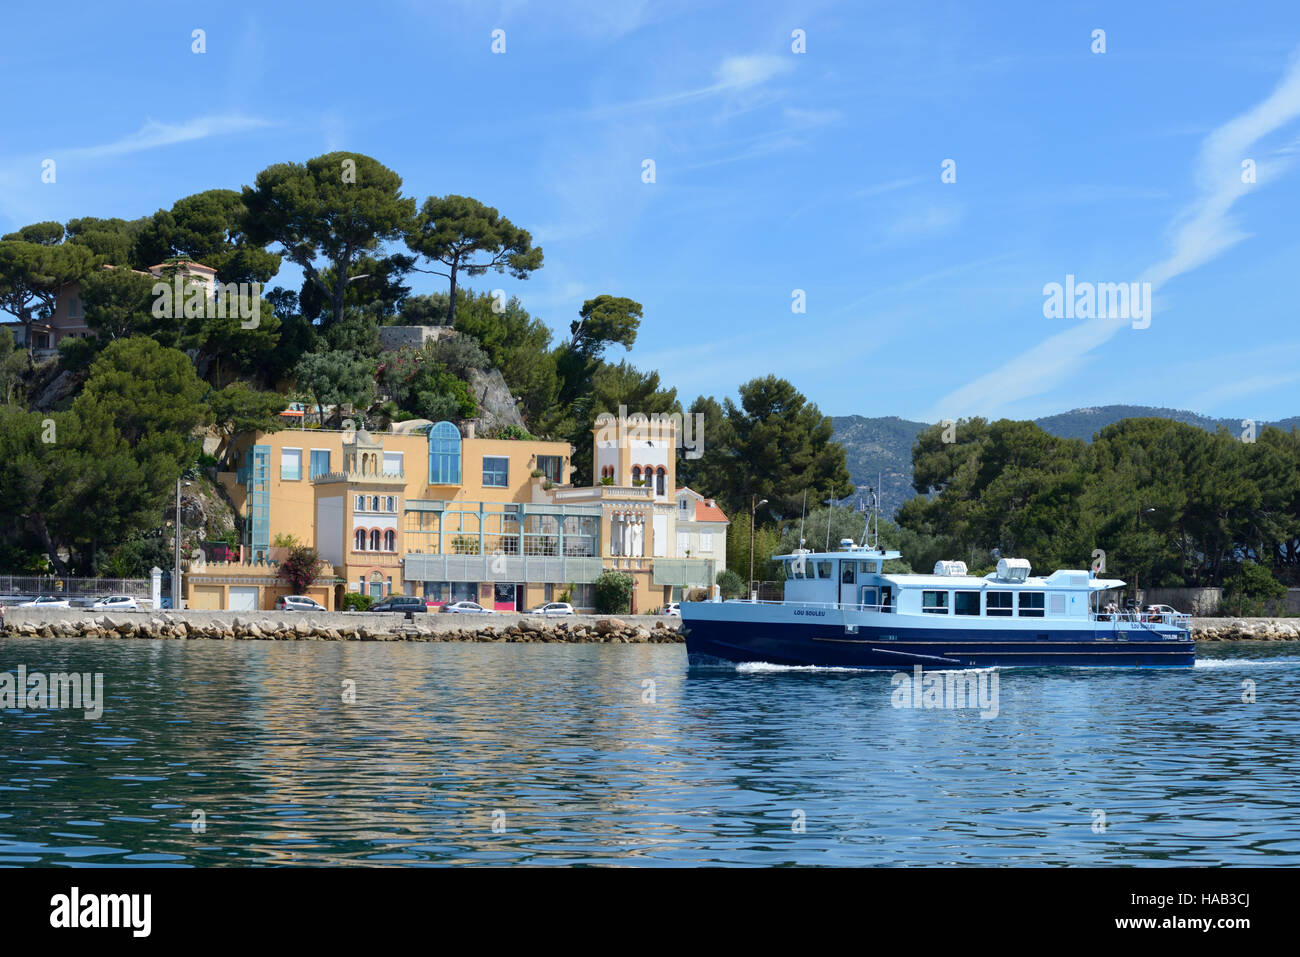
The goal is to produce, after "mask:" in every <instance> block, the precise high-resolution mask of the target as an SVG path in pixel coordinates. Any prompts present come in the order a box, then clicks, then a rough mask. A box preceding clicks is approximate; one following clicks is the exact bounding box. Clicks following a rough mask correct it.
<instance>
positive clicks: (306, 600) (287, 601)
mask: <svg viewBox="0 0 1300 957" xmlns="http://www.w3.org/2000/svg"><path fill="white" fill-rule="evenodd" d="M275 610H276V611H325V606H324V605H322V604H321V603H320V602H318V601H317V600H316V599H315V598H310V597H308V596H307V595H281V596H280V597H279V598H277V599H276V600H275Z"/></svg>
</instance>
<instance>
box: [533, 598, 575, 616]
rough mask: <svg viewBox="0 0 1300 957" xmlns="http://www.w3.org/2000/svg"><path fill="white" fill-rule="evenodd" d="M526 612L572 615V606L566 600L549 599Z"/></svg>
mask: <svg viewBox="0 0 1300 957" xmlns="http://www.w3.org/2000/svg"><path fill="white" fill-rule="evenodd" d="M528 614H530V615H548V616H549V615H572V614H573V606H572V605H570V604H569V603H568V602H567V601H551V602H547V603H546V604H545V605H542V606H541V607H540V608H534V609H533V610H532V611H530V612H529V613H528Z"/></svg>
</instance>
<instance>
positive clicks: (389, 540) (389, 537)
mask: <svg viewBox="0 0 1300 957" xmlns="http://www.w3.org/2000/svg"><path fill="white" fill-rule="evenodd" d="M384 551H386V552H395V551H397V533H396V532H395V531H393V530H392V529H391V528H390V529H389V530H388V531H386V532H384Z"/></svg>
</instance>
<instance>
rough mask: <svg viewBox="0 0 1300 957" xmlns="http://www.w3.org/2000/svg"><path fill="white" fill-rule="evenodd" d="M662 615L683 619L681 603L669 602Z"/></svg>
mask: <svg viewBox="0 0 1300 957" xmlns="http://www.w3.org/2000/svg"><path fill="white" fill-rule="evenodd" d="M661 614H664V615H676V616H677V617H678V618H680V617H682V605H681V602H676V601H673V602H669V603H668V604H666V605H664V610H663V611H662V612H661Z"/></svg>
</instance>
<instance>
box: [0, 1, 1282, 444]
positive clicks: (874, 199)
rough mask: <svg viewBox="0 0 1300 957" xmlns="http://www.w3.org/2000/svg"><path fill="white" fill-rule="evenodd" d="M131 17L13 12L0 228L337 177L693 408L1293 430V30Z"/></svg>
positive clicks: (286, 14) (817, 14)
mask: <svg viewBox="0 0 1300 957" xmlns="http://www.w3.org/2000/svg"><path fill="white" fill-rule="evenodd" d="M134 7H135V9H134V12H133V13H131V14H127V13H123V12H120V11H113V10H109V9H106V8H105V7H104V6H102V5H97V4H85V5H82V4H68V3H60V2H42V3H21V4H17V5H13V4H10V5H7V6H6V9H5V11H4V13H3V18H4V23H5V31H4V34H3V36H2V37H0V82H2V83H3V87H4V89H6V90H7V91H8V92H9V95H8V96H7V97H6V103H7V106H8V110H7V113H8V115H7V117H6V121H5V123H4V132H3V134H0V231H9V230H11V229H14V228H17V227H18V226H21V225H24V224H26V223H29V222H36V221H41V220H47V219H57V220H65V221H66V220H67V219H70V218H73V217H76V216H81V215H96V216H122V217H127V218H134V217H137V216H140V215H145V214H149V213H152V212H153V211H154V210H156V209H158V208H160V207H169V206H171V204H172V203H173V202H174V201H175V200H176V199H179V198H180V197H183V196H186V195H189V194H191V193H195V192H199V191H202V190H205V189H210V188H214V187H228V188H238V187H239V186H241V185H244V184H248V183H251V182H252V181H253V179H254V177H255V176H256V174H257V172H258V171H259V170H261V169H263V168H264V167H266V166H268V165H270V164H272V163H275V162H281V161H286V160H296V161H302V160H305V159H308V158H310V157H312V156H316V155H319V154H321V153H324V152H328V151H330V150H335V149H348V150H356V151H360V152H363V153H367V154H369V155H372V156H374V157H375V158H377V159H379V160H380V161H381V162H383V163H385V164H386V165H388V166H390V167H391V168H393V169H394V170H396V171H397V172H398V173H399V174H400V175H401V176H402V177H403V179H404V181H405V190H406V192H407V193H408V195H412V196H415V197H417V198H418V199H420V200H423V198H424V197H426V196H428V195H441V194H445V193H449V192H455V193H464V194H468V195H471V196H475V197H477V198H479V199H480V200H482V201H484V202H486V203H489V204H491V205H494V206H496V207H497V208H499V209H500V210H501V211H502V213H503V214H504V215H506V216H508V217H509V218H510V219H512V220H513V221H514V222H515V223H517V224H519V225H521V226H524V227H525V228H527V229H529V230H531V231H532V233H533V236H534V239H535V241H536V242H538V243H540V244H541V245H542V246H543V248H544V250H545V254H546V265H545V268H544V269H542V270H541V271H540V272H539V273H537V274H535V275H534V276H533V277H532V278H531V279H529V280H527V281H522V282H521V281H515V280H510V279H508V278H506V277H498V276H496V275H495V274H490V275H489V276H486V277H483V278H482V279H481V280H476V286H477V287H478V288H485V289H486V288H503V289H505V290H507V291H508V292H509V293H512V294H517V295H519V296H520V297H521V299H522V300H523V302H524V304H525V306H526V308H528V309H529V311H530V312H532V313H533V314H534V315H537V316H539V317H541V318H542V319H544V320H545V321H546V322H547V323H548V324H550V325H551V327H552V328H553V329H555V330H556V331H557V338H558V336H559V335H560V334H563V333H566V332H567V328H568V323H569V321H570V320H571V319H572V318H573V317H574V316H575V315H576V313H577V310H578V308H579V307H580V306H581V304H582V302H583V301H584V300H585V299H587V298H590V297H592V296H595V295H598V294H600V293H611V294H614V295H623V296H630V297H632V298H634V299H637V300H638V301H640V302H642V303H643V304H644V306H645V319H644V322H643V323H642V327H641V334H640V339H639V342H638V344H637V345H636V347H635V348H634V349H633V350H632V352H631V354H630V356H629V358H630V359H631V360H632V361H633V362H634V363H636V364H637V365H638V366H640V367H642V368H654V369H658V370H659V371H660V373H661V375H662V376H663V378H664V380H665V382H666V383H667V384H668V385H672V386H676V387H677V388H678V391H679V395H680V396H681V397H682V399H683V400H684V401H686V402H689V401H690V400H691V399H692V398H694V397H695V396H696V395H698V394H701V393H704V394H711V395H715V396H717V397H718V398H719V399H720V398H721V397H722V396H724V395H734V393H735V389H736V386H737V385H739V384H740V383H741V382H743V381H745V380H747V379H750V378H752V377H755V376H759V375H766V374H776V375H780V376H783V377H785V378H788V379H790V380H791V381H792V382H794V383H795V385H796V386H797V387H798V388H799V389H800V390H801V391H802V392H803V393H804V394H805V395H807V396H808V397H809V398H810V399H811V400H812V401H815V402H816V403H817V404H818V405H819V406H820V407H821V409H822V410H823V411H824V412H826V413H828V414H835V415H845V414H852V413H859V414H863V415H901V416H904V417H907V418H915V419H924V420H927V421H936V420H938V419H940V418H956V417H960V416H962V415H970V414H980V415H994V416H1010V417H1017V418H1019V417H1032V416H1035V415H1041V414H1049V413H1052V412H1057V411H1064V410H1066V409H1069V408H1075V407H1079V406H1091V405H1101V404H1108V403H1120V402H1125V403H1128V402H1131V403H1140V404H1146V405H1161V406H1170V407H1175V408H1187V409H1192V410H1195V411H1199V412H1203V413H1207V414H1214V415H1225V416H1229V415H1231V416H1242V417H1253V418H1256V419H1260V420H1263V419H1270V418H1279V417H1282V416H1287V415H1296V414H1300V400H1297V399H1296V398H1294V394H1295V387H1296V384H1297V382H1300V331H1298V330H1300V315H1298V313H1300V305H1298V304H1297V301H1296V296H1295V294H1294V289H1295V282H1296V266H1297V264H1298V263H1300V236H1298V235H1297V230H1296V228H1295V224H1296V223H1298V222H1300V189H1297V186H1298V185H1300V169H1297V168H1296V160H1297V158H1298V157H1300V59H1297V54H1298V52H1300V7H1297V5H1296V4H1294V3H1292V2H1263V3H1255V4H1251V5H1250V6H1249V7H1248V8H1245V9H1243V8H1237V7H1234V6H1233V5H1231V4H1218V3H1200V2H1176V3H1175V2H1170V3H1143V4H1132V3H1131V2H1126V3H1082V2H1079V3H1076V2H1052V3H1012V4H997V5H993V4H971V3H931V2H914V3H906V4H899V3H861V2H846V3H830V2H826V3H821V2H804V3H766V2H761V0H760V2H746V3H726V4H710V3H706V2H700V0H691V2H678V0H655V2H648V0H647V2H629V3H619V2H617V0H551V2H545V3H542V2H527V0H506V2H491V0H464V2H457V0H449V2H440V3H417V2H413V0H412V2H385V0H374V2H371V3H366V4H356V3H337V2H330V0H320V2H313V3H310V4H305V3H304V4H297V3H283V4H281V3H275V4H265V3H242V2H225V3H201V2H200V3H189V4H185V5H181V6H178V5H176V4H173V3H165V4H164V3H138V4H135V5H134ZM194 29H203V30H205V31H206V44H207V52H206V53H204V54H202V55H198V54H195V53H193V52H192V51H191V44H192V40H191V32H192V30H194ZM496 29H501V30H504V31H505V43H506V52H505V53H504V54H494V53H493V52H492V50H491V45H492V31H493V30H496ZM1097 29H1102V30H1104V31H1105V43H1106V51H1105V52H1104V53H1094V52H1092V47H1093V45H1094V40H1093V31H1094V30H1097ZM795 30H802V31H804V32H805V35H806V52H805V53H802V54H798V53H795V52H793V51H792V43H793V41H792V38H791V35H792V32H793V31H795ZM46 158H53V159H54V160H55V161H56V163H57V180H56V182H55V183H53V184H46V183H42V182H41V178H40V173H41V161H42V160H43V159H46ZM646 159H652V160H653V161H654V163H655V182H653V183H645V182H643V181H642V169H643V161H644V160H646ZM949 159H951V160H953V161H954V162H955V164H956V165H955V169H956V181H955V182H952V183H944V182H942V181H941V175H940V174H941V172H942V164H943V163H944V161H945V160H949ZM1245 159H1251V160H1254V161H1255V164H1256V182H1255V183H1253V184H1244V183H1242V182H1241V163H1242V161H1243V160H1245ZM1067 274H1073V275H1075V276H1076V277H1077V278H1078V280H1080V281H1093V282H1133V281H1150V282H1152V283H1153V290H1154V309H1153V315H1152V316H1151V322H1150V326H1149V327H1148V328H1144V329H1136V328H1133V327H1132V324H1131V323H1127V322H1122V323H1113V322H1106V321H1104V320H1095V319H1093V320H1088V319H1048V318H1045V317H1044V315H1043V301H1044V294H1043V287H1044V285H1045V284H1047V283H1051V282H1064V280H1065V276H1066V275H1067ZM281 282H282V283H283V284H285V285H292V286H295V287H296V285H297V282H298V280H297V278H296V276H295V275H293V273H292V272H291V271H290V270H285V271H284V272H283V273H282V275H281ZM442 282H443V280H440V279H437V278H436V277H427V276H417V277H416V278H415V280H414V282H413V285H414V287H415V289H416V291H420V292H425V291H433V290H434V289H437V288H442V287H441V286H440V285H439V284H440V283H442ZM796 289H802V290H804V291H805V294H806V299H807V311H806V313H803V314H796V313H793V312H792V311H791V302H792V294H793V290H796ZM613 358H618V356H613Z"/></svg>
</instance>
